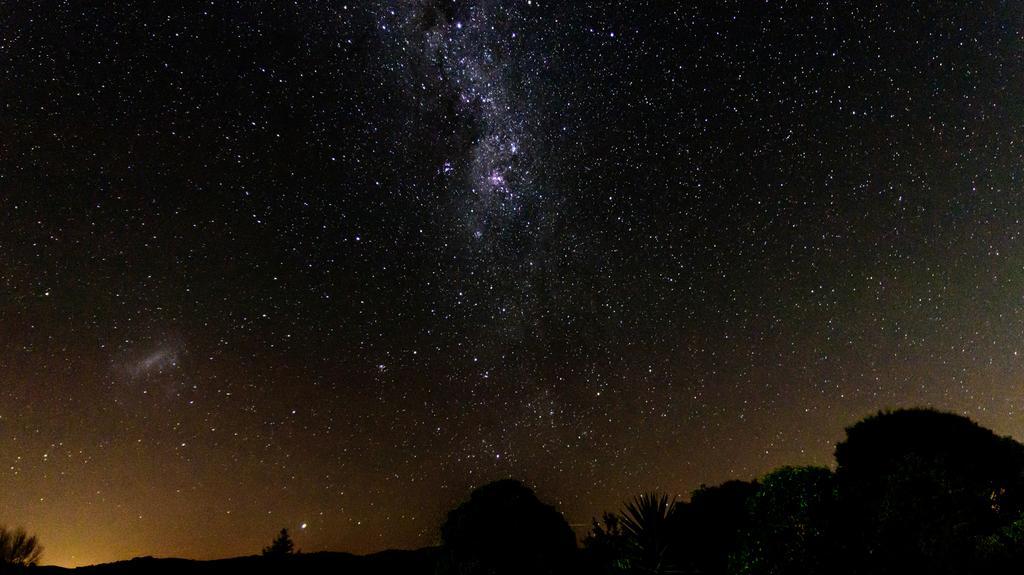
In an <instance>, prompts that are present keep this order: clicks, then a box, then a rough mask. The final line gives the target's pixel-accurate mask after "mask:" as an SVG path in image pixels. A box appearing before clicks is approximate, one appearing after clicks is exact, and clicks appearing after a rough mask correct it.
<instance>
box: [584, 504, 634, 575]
mask: <svg viewBox="0 0 1024 575" xmlns="http://www.w3.org/2000/svg"><path fill="white" fill-rule="evenodd" d="M583 550H584V560H585V561H586V565H587V570H588V572H590V573H595V574H598V573H599V574H601V575H619V574H622V573H626V572H628V570H629V567H630V560H629V543H628V541H627V540H626V534H625V533H623V531H622V522H621V521H620V520H619V514H617V513H609V512H605V513H604V515H603V516H602V517H601V521H600V522H599V521H598V520H597V519H594V522H593V525H592V526H591V528H590V533H588V534H587V536H586V537H585V538H584V539H583Z"/></svg>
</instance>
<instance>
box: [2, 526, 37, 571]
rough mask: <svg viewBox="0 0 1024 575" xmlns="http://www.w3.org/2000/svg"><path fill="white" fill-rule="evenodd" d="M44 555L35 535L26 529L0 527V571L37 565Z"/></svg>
mask: <svg viewBox="0 0 1024 575" xmlns="http://www.w3.org/2000/svg"><path fill="white" fill-rule="evenodd" d="M42 553H43V547H42V546H41V545H40V544H39V540H38V539H36V536H35V535H29V534H28V533H26V532H25V530H24V529H7V528H5V527H0V571H3V570H6V569H10V568H12V567H28V566H32V565H35V564H36V563H38V562H39V557H40V556H41V555H42Z"/></svg>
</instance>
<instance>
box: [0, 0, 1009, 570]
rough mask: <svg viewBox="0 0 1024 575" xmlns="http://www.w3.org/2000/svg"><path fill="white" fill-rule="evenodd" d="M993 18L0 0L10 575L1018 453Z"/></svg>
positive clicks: (749, 9)
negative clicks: (491, 492) (912, 448)
mask: <svg viewBox="0 0 1024 575" xmlns="http://www.w3.org/2000/svg"><path fill="white" fill-rule="evenodd" d="M1022 30H1024V8H1022V6H1021V5H1020V4H1018V3H1014V2H1001V1H996V0H991V1H989V0H983V1H981V2H974V3H971V4H970V5H966V4H963V3H959V4H958V3H952V2H913V1H912V2H902V3H885V2H829V3H822V2H788V3H784V2H739V1H735V2H715V3H711V2H653V1H650V2H649V1H646V0H637V1H630V2H600V1H581V2H553V1H544V0H521V1H520V0H509V1H499V0H472V1H466V2H452V1H447V0H394V1H386V0H370V1H367V2H352V3H348V4H345V3H342V2H305V1H295V2H287V3H284V2H280V3H279V2H269V3H255V2H205V3H197V4H189V5H188V6H172V5H170V4H167V3H152V2H143V1H134V0H133V1H127V2H118V3H114V4H110V5H104V6H87V5H82V4H79V3H36V2H15V3H12V4H11V5H10V6H9V7H7V9H5V10H4V13H3V14H2V15H0V88H2V93H3V94H4V98H3V100H2V102H0V218H2V222H3V225H2V227H0V509H2V510H3V516H2V517H0V523H9V524H21V525H25V526H26V527H28V528H29V529H30V530H32V531H34V532H37V533H38V534H39V536H40V538H41V540H42V543H43V544H44V545H45V546H46V548H47V550H46V555H45V557H44V561H45V562H48V563H56V564H63V565H79V564H87V563H93V562H98V561H110V560H116V559H125V558H130V557H132V556H135V555H177V556H188V557H198V558H205V557H223V556H230V555H236V554H248V553H253V552H257V551H258V550H259V549H260V548H262V546H264V545H266V544H267V543H269V540H270V538H272V537H273V535H274V534H275V533H277V531H278V530H279V529H280V528H281V527H282V526H287V527H289V528H290V529H291V530H292V531H293V532H294V533H295V538H296V543H297V545H298V547H300V548H302V549H304V550H309V551H313V550H318V549H333V550H350V551H355V552H367V551H373V550H378V549H383V548H386V547H413V546H421V545H429V544H433V543H435V542H436V541H437V538H438V533H437V526H438V525H439V524H440V522H441V520H442V518H443V516H444V512H445V511H446V510H447V509H449V508H451V507H452V506H453V505H454V504H456V503H457V502H459V501H460V500H462V499H463V498H464V497H465V496H466V494H467V493H468V490H469V489H470V488H471V487H472V486H476V485H480V484H481V483H483V482H485V481H488V480H491V479H495V478H499V477H506V476H515V477H518V478H522V479H524V480H525V481H527V482H528V483H529V484H530V485H533V486H534V487H535V488H536V489H537V491H538V492H539V493H540V495H541V496H542V497H543V498H545V499H546V500H549V501H551V502H553V503H555V504H556V505H557V506H558V507H559V508H560V509H561V510H562V511H563V512H565V513H566V515H567V517H568V518H569V520H570V522H571V523H573V524H574V525H576V526H579V527H582V528H585V527H586V525H587V524H589V521H590V519H591V517H593V516H595V515H598V514H599V513H600V512H601V511H602V510H603V509H608V508H614V507H617V506H618V504H619V502H620V501H621V500H622V499H624V498H626V497H627V496H629V495H631V494H633V493H635V492H638V491H640V490H649V489H660V490H664V491H667V492H670V493H678V494H681V495H685V494H686V493H688V492H689V491H690V490H691V489H693V488H695V487H697V486H698V485H700V484H701V483H708V484H711V483H715V482H718V481H722V480H725V479H729V478H750V477H753V476H756V475H758V474H762V473H764V472H766V471H768V470H770V469H772V468H774V467H776V466H779V465H782V464H799V463H816V464H827V463H828V462H829V461H831V452H832V446H833V445H834V442H835V441H836V440H837V439H838V438H839V437H840V436H841V434H842V429H843V426H844V425H846V424H849V423H852V422H853V421H855V420H856V419H859V418H860V417H863V416H864V415H867V414H869V413H871V412H873V411H874V410H877V409H880V408H884V407H893V406H906V405H931V406H935V407H938V408H942V409H948V410H952V411H956V412H959V413H964V414H967V415H970V416H971V417H973V418H975V419H976V420H978V421H979V422H981V423H982V424H984V425H987V426H990V427H992V428H994V429H996V430H997V431H999V432H1001V433H1007V434H1013V435H1015V436H1016V437H1018V438H1022V437H1024V423H1022V422H1024V420H1022V419H1021V409H1022V395H1021V394H1022V392H1024V379H1022V378H1024V364H1022V357H1021V355H1020V354H1021V352H1022V350H1021V338H1022V335H1024V295H1022V294H1024V273H1022V270H1024V267H1022V266H1024V245H1022V243H1021V242H1022V240H1024V237H1022V233H1024V223H1022V218H1024V203H1022V201H1021V194H1022V192H1024V190H1022V182H1024V173H1022V166H1024V163H1022V162H1021V158H1024V133H1022V132H1024V103H1022V102H1024V58H1021V55H1022V53H1024V52H1022V50H1024V35H1022Z"/></svg>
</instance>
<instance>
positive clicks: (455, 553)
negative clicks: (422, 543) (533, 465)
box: [438, 479, 576, 575]
mask: <svg viewBox="0 0 1024 575" xmlns="http://www.w3.org/2000/svg"><path fill="white" fill-rule="evenodd" d="M441 540H442V553H441V559H440V561H439V565H438V571H439V573H441V574H444V575H505V574H507V575H520V574H523V573H531V574H536V575H553V574H559V575H562V574H564V573H567V572H570V571H571V570H572V568H573V564H574V562H575V558H576V536H575V534H573V532H572V530H571V529H570V528H569V525H568V523H566V521H565V518H563V517H562V515H561V513H559V512H558V511H556V510H555V508H554V507H551V506H550V505H545V504H544V503H542V502H540V501H539V500H538V499H537V497H536V496H535V495H534V493H533V491H531V490H530V489H529V488H528V487H526V486H525V485H523V484H522V483H520V482H518V481H515V480H511V479H506V480H502V481H495V482H493V483H489V484H487V485H484V486H483V487H480V488H478V489H476V490H475V491H473V493H472V495H470V498H469V501H466V502H465V503H463V504H462V505H459V506H458V507H457V508H456V509H454V510H452V511H451V512H449V513H448V518H447V519H446V520H445V522H444V525H442V526H441Z"/></svg>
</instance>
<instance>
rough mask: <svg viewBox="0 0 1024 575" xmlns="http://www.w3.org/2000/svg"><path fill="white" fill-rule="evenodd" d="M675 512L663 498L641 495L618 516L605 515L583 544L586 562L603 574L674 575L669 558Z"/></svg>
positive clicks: (673, 506)
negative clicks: (668, 574)
mask: <svg viewBox="0 0 1024 575" xmlns="http://www.w3.org/2000/svg"><path fill="white" fill-rule="evenodd" d="M676 509H677V506H676V502H675V501H674V500H673V501H670V500H669V498H668V496H667V495H659V494H657V493H644V494H641V495H638V496H636V497H634V498H633V499H632V501H628V502H627V503H626V504H625V506H624V508H623V510H622V511H621V512H620V513H617V514H615V513H605V515H604V518H603V525H602V524H601V523H598V522H597V521H594V525H593V527H592V529H591V532H590V534H589V535H588V536H587V538H586V539H585V540H584V546H585V548H586V549H587V559H588V561H590V562H591V563H593V565H594V568H596V569H597V570H599V571H601V572H604V573H631V574H633V573H635V574H663V573H676V572H678V568H677V566H676V565H675V564H674V563H673V560H672V559H673V558H672V557H671V555H672V553H671V548H672V544H673V540H674V539H675V537H676V531H677V529H676V527H677V526H676Z"/></svg>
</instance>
